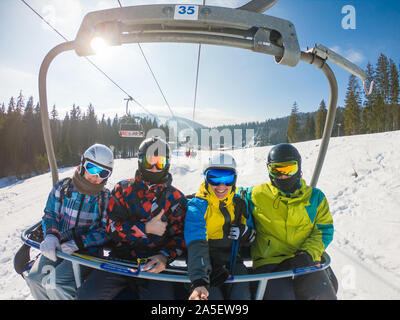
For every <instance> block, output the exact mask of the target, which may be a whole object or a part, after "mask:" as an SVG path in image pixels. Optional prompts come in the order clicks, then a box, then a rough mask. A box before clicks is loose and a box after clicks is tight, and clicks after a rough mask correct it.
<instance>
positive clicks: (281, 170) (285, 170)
mask: <svg viewBox="0 0 400 320" xmlns="http://www.w3.org/2000/svg"><path fill="white" fill-rule="evenodd" d="M268 171H269V173H270V175H271V176H272V177H274V178H277V177H280V176H283V175H285V176H294V175H295V174H296V173H297V172H298V171H299V163H298V162H297V161H295V160H293V161H286V162H275V163H269V164H268Z"/></svg>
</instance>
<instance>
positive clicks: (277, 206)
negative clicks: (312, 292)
mask: <svg viewBox="0 0 400 320" xmlns="http://www.w3.org/2000/svg"><path fill="white" fill-rule="evenodd" d="M245 190H246V202H247V204H248V207H249V209H250V212H251V214H252V215H253V219H254V224H255V228H256V231H257V237H256V240H255V242H254V243H253V245H252V247H251V255H252V259H253V268H257V267H260V266H262V265H264V264H273V263H280V262H282V261H283V260H285V259H287V258H291V257H293V256H294V253H295V252H296V251H297V250H306V251H307V252H308V253H310V254H311V256H312V257H313V259H314V261H320V260H321V256H322V254H323V253H324V251H325V249H326V248H327V246H328V245H329V243H330V242H331V241H332V239H333V231H334V229H333V220H332V216H331V213H330V211H329V206H328V202H327V200H326V197H325V195H324V194H323V193H322V191H321V190H319V189H317V188H313V187H310V186H307V185H306V183H305V181H304V180H303V179H301V188H300V189H298V190H296V192H294V193H293V194H291V195H290V197H288V196H286V195H285V194H283V193H281V192H280V191H279V190H278V189H277V188H276V187H274V186H273V185H272V184H271V182H269V183H264V184H261V185H257V186H254V187H251V188H247V189H245ZM239 192H240V190H239Z"/></svg>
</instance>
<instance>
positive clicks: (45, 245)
mask: <svg viewBox="0 0 400 320" xmlns="http://www.w3.org/2000/svg"><path fill="white" fill-rule="evenodd" d="M57 249H58V250H59V249H61V246H60V241H59V240H58V238H57V237H56V236H55V235H53V234H48V235H47V236H46V238H44V240H43V241H42V243H41V244H40V251H41V252H42V254H43V255H44V256H45V257H46V258H48V259H50V260H52V261H54V262H56V261H57V254H56V250H57Z"/></svg>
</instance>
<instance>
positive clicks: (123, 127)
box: [118, 97, 145, 138]
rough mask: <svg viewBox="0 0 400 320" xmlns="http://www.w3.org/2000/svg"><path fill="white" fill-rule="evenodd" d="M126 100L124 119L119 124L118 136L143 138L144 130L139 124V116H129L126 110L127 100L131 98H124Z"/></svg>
mask: <svg viewBox="0 0 400 320" xmlns="http://www.w3.org/2000/svg"><path fill="white" fill-rule="evenodd" d="M125 100H126V116H125V119H124V120H122V121H121V123H120V126H119V131H118V133H119V136H120V137H122V138H144V137H145V132H144V130H143V126H142V125H140V124H139V122H140V119H141V118H140V117H135V116H133V117H132V116H131V115H130V113H129V110H128V104H129V101H132V100H133V98H132V97H129V98H125Z"/></svg>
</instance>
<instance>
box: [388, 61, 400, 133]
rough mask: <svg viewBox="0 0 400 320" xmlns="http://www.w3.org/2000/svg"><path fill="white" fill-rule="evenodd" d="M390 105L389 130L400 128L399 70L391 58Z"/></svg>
mask: <svg viewBox="0 0 400 320" xmlns="http://www.w3.org/2000/svg"><path fill="white" fill-rule="evenodd" d="M389 72H390V73H389V105H390V117H389V118H388V128H389V130H399V129H400V123H399V120H400V106H399V93H400V86H399V72H398V70H397V67H396V64H395V63H394V61H393V60H392V59H389Z"/></svg>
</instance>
